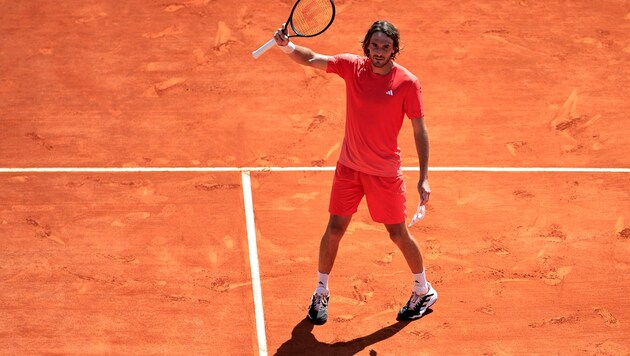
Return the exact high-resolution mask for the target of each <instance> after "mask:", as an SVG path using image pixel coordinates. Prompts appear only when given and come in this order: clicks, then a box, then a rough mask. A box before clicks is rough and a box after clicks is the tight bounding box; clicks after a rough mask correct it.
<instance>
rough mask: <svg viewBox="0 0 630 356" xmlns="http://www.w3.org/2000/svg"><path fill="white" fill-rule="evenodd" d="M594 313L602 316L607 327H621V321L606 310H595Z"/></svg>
mask: <svg viewBox="0 0 630 356" xmlns="http://www.w3.org/2000/svg"><path fill="white" fill-rule="evenodd" d="M593 312H595V314H597V315H599V316H601V317H602V319H604V322H605V323H606V325H607V326H609V327H611V328H618V327H619V321H618V320H617V318H615V317H614V316H613V315H612V314H611V313H610V312H609V311H608V310H606V309H604V308H593Z"/></svg>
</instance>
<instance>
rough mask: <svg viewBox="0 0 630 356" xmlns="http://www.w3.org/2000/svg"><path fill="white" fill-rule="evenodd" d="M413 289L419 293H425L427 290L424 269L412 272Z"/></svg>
mask: <svg viewBox="0 0 630 356" xmlns="http://www.w3.org/2000/svg"><path fill="white" fill-rule="evenodd" d="M413 291H414V292H415V293H416V294H419V295H425V294H427V292H428V291H429V286H428V285H427V277H426V274H425V270H422V273H414V274H413Z"/></svg>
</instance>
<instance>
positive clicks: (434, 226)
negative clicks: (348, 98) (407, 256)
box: [0, 0, 630, 355]
mask: <svg viewBox="0 0 630 356" xmlns="http://www.w3.org/2000/svg"><path fill="white" fill-rule="evenodd" d="M292 4H293V1H292V0H281V1H270V2H268V3H261V2H259V1H252V0H245V1H232V2H229V1H225V0H190V1H185V0H184V1H181V2H169V1H138V0H129V1H123V2H115V1H94V2H81V1H75V0H69V1H64V2H59V3H56V2H50V1H44V2H41V1H39V2H34V1H21V2H12V3H5V4H4V5H3V11H2V13H1V14H0V37H1V38H2V41H0V68H1V69H0V73H1V74H0V115H1V119H0V287H1V290H2V292H1V293H0V345H2V346H1V347H0V354H3V355H41V354H46V355H55V354H67V355H89V354H103V355H113V354H128V355H157V354H161V355H267V354H270V355H310V354H313V355H354V354H359V355H520V354H537V355H550V354H554V355H630V296H629V292H630V287H629V286H630V257H629V256H630V154H629V153H630V150H629V149H628V148H629V147H630V123H629V122H628V117H629V116H630V102H629V100H628V93H629V92H630V39H629V37H628V33H630V4H629V3H628V1H597V2H594V1H587V0H576V1H555V0H554V1H544V2H543V1H532V0H520V1H519V0H516V1H487V0H481V1H465V0H464V1H402V0H392V1H383V0H372V1H359V0H354V1H353V0H337V1H336V5H337V16H336V18H335V22H334V23H333V25H332V26H331V28H330V29H328V30H327V31H326V32H325V33H324V34H322V35H321V36H318V37H315V38H308V39H296V40H294V41H295V42H296V43H297V44H300V45H305V46H308V47H311V48H313V49H314V50H316V51H318V52H320V53H324V54H336V53H345V52H348V53H356V54H360V53H361V47H360V41H361V40H362V38H363V36H364V35H365V31H366V30H367V28H368V27H369V26H370V25H371V24H372V22H373V21H375V20H377V19H388V20H390V21H391V22H393V23H394V24H395V25H396V26H397V27H398V29H399V30H400V32H401V37H402V42H403V50H402V52H401V54H400V55H399V56H398V58H397V61H398V63H400V64H401V65H403V66H405V67H406V68H408V69H410V70H411V71H412V72H413V73H415V74H416V75H417V76H418V77H419V79H420V82H421V84H422V87H423V93H424V104H425V112H426V123H427V127H428V129H429V137H430V141H431V159H430V174H429V175H430V183H431V188H432V194H431V200H430V202H429V204H428V206H427V215H426V217H425V218H424V219H423V220H421V221H420V222H419V223H417V224H416V225H414V226H413V227H411V228H410V231H411V232H412V234H413V235H414V236H415V238H416V239H417V240H418V241H419V243H420V246H421V248H422V251H423V254H424V259H425V266H426V269H427V277H428V279H429V281H430V282H432V284H433V286H434V287H435V288H436V289H437V290H438V292H439V296H440V299H439V300H438V302H437V303H436V304H435V305H434V306H433V307H432V309H431V312H430V313H428V314H427V315H425V316H424V317H422V318H421V319H419V320H416V321H413V322H397V321H396V320H395V319H396V313H397V311H398V309H399V308H400V307H401V306H402V305H404V303H405V302H406V301H407V298H408V296H409V292H410V289H411V286H412V280H411V274H410V271H409V268H408V267H407V265H406V263H405V260H404V258H403V256H402V254H401V253H400V252H399V251H398V250H397V248H396V246H395V245H394V244H393V243H392V242H391V240H390V239H389V237H388V236H387V233H386V231H385V229H384V227H383V226H381V225H379V224H376V223H374V222H372V220H371V219H370V216H369V213H368V211H367V207H366V205H365V201H364V202H363V203H362V205H361V206H360V209H359V212H358V213H357V214H356V215H355V216H354V218H353V221H352V223H351V224H350V227H349V230H348V233H347V234H346V236H345V237H344V240H343V241H342V243H341V247H340V251H339V255H338V258H337V262H336V264H335V269H334V270H333V272H332V274H331V280H330V289H331V293H332V294H331V299H330V307H329V321H328V323H327V324H325V325H323V326H315V327H314V326H313V325H312V324H311V323H309V322H308V321H305V318H304V317H305V315H306V310H307V307H308V299H309V298H310V295H311V293H312V292H313V288H314V287H315V283H316V277H317V273H316V272H317V252H318V247H319V240H320V238H321V235H322V233H323V231H324V228H325V226H326V222H327V220H328V211H327V208H328V197H329V192H330V184H331V181H332V176H333V171H332V167H334V166H335V163H336V160H337V157H338V155H339V152H340V147H341V140H342V138H343V132H344V119H345V116H344V115H345V92H344V82H343V81H342V80H341V78H339V77H337V76H335V75H332V74H326V73H323V72H319V71H316V70H314V69H310V68H305V67H300V66H298V65H297V64H295V63H293V62H291V61H290V60H288V58H286V55H285V54H283V53H282V52H281V51H279V50H277V49H275V48H273V49H271V50H270V51H269V52H267V53H265V54H264V55H263V56H262V57H260V58H259V59H253V58H252V56H251V52H252V51H253V50H255V49H256V48H258V47H259V46H260V45H262V44H264V43H265V42H266V41H267V40H269V39H270V38H271V36H272V35H273V32H274V31H275V30H276V29H277V28H278V27H279V25H280V24H281V23H282V22H284V21H285V20H286V17H287V15H288V13H289V11H290V9H291V6H292ZM399 144H400V147H401V149H402V153H403V166H404V167H405V170H404V174H405V180H406V182H407V187H409V188H410V189H409V195H408V210H409V211H410V212H413V211H415V207H416V204H417V201H418V197H417V194H416V193H415V191H414V189H413V187H415V184H416V182H417V179H418V171H417V169H416V168H414V167H417V166H418V158H417V156H416V153H415V146H414V141H413V136H412V131H411V124H410V123H409V122H405V124H404V125H403V130H402V132H401V134H400V137H399Z"/></svg>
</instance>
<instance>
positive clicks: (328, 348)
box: [275, 309, 431, 356]
mask: <svg viewBox="0 0 630 356" xmlns="http://www.w3.org/2000/svg"><path fill="white" fill-rule="evenodd" d="M429 313H431V309H429V310H427V313H426V314H425V315H427V314H429ZM409 323H410V321H398V322H396V323H394V324H392V325H390V326H387V327H384V328H382V329H379V330H376V331H375V332H373V333H371V334H369V335H366V336H362V337H358V338H356V339H352V340H350V341H338V342H335V343H332V344H327V343H325V342H321V341H319V340H317V339H316V338H315V335H313V332H312V331H313V328H314V327H315V325H313V323H312V322H311V321H310V320H308V318H304V319H302V321H300V322H299V323H298V324H297V325H296V326H295V327H294V328H293V331H292V332H291V339H289V340H287V341H286V342H285V343H284V344H282V345H281V346H280V348H279V349H278V351H277V352H276V353H275V355H276V356H285V355H340V356H345V355H355V354H357V353H358V352H360V351H361V350H363V349H365V348H366V347H368V346H370V345H373V344H375V343H377V342H380V341H383V340H385V339H388V338H390V337H392V336H394V335H396V334H397V333H398V332H400V331H401V330H402V329H403V328H404V327H405V326H407V325H408V324H409ZM320 327H321V326H320ZM373 354H374V355H376V352H370V355H373Z"/></svg>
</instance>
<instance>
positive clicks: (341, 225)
mask: <svg viewBox="0 0 630 356" xmlns="http://www.w3.org/2000/svg"><path fill="white" fill-rule="evenodd" d="M349 223H350V218H349V217H347V218H346V217H339V216H332V217H331V219H330V221H329V222H328V227H327V232H328V235H329V236H330V237H332V238H336V239H340V238H341V237H343V234H344V233H345V232H346V229H347V228H348V224H349Z"/></svg>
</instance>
